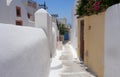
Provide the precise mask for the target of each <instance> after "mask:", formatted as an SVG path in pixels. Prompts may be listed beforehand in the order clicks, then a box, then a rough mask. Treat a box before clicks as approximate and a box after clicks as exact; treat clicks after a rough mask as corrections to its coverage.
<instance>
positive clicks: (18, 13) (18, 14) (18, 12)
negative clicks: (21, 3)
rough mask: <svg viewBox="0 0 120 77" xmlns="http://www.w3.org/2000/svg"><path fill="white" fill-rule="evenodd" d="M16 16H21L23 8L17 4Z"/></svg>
mask: <svg viewBox="0 0 120 77" xmlns="http://www.w3.org/2000/svg"><path fill="white" fill-rule="evenodd" d="M16 16H18V17H21V8H20V7H18V6H16Z"/></svg>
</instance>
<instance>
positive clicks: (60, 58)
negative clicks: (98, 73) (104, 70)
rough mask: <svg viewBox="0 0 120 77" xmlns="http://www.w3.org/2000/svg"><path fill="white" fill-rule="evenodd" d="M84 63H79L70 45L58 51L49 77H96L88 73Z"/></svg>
mask: <svg viewBox="0 0 120 77" xmlns="http://www.w3.org/2000/svg"><path fill="white" fill-rule="evenodd" d="M86 69H87V67H85V66H84V64H83V63H82V61H79V59H78V58H77V54H76V53H75V50H74V49H73V47H72V46H71V44H70V43H67V44H65V45H62V49H57V53H56V56H55V57H54V58H53V59H52V62H51V70H50V76H49V77H95V76H94V75H92V74H90V73H89V72H87V71H86Z"/></svg>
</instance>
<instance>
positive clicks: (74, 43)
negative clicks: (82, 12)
mask: <svg viewBox="0 0 120 77" xmlns="http://www.w3.org/2000/svg"><path fill="white" fill-rule="evenodd" d="M77 1H78V0H75V3H74V6H73V10H72V29H71V32H70V33H71V35H70V39H71V43H72V46H73V47H74V48H75V49H76V50H77V49H78V21H77V16H76V15H75V14H76V8H77V7H76V5H77Z"/></svg>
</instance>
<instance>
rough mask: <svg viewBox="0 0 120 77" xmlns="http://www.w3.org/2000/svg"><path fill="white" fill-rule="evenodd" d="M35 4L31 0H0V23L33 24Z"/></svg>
mask: <svg viewBox="0 0 120 77" xmlns="http://www.w3.org/2000/svg"><path fill="white" fill-rule="evenodd" d="M37 6H38V5H37V3H35V2H34V1H32V0H0V23H7V24H15V25H26V26H34V13H35V12H36V11H37V9H38V8H37Z"/></svg>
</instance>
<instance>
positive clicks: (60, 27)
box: [57, 24, 66, 35]
mask: <svg viewBox="0 0 120 77" xmlns="http://www.w3.org/2000/svg"><path fill="white" fill-rule="evenodd" d="M57 26H58V29H59V33H60V35H64V34H65V32H66V28H65V25H64V24H58V25H57Z"/></svg>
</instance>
